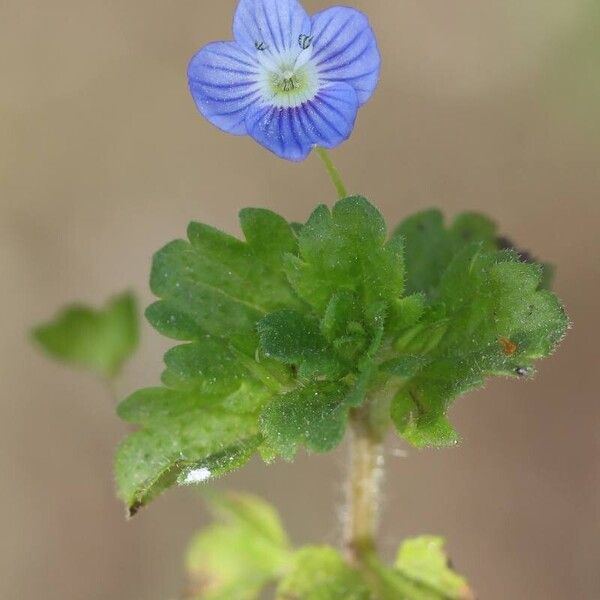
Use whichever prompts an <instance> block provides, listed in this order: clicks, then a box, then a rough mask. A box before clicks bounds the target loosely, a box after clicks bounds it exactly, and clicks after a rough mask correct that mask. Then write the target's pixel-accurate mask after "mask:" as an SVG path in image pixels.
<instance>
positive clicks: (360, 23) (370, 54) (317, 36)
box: [311, 7, 381, 105]
mask: <svg viewBox="0 0 600 600" xmlns="http://www.w3.org/2000/svg"><path fill="white" fill-rule="evenodd" d="M311 35H312V36H313V37H314V41H313V47H314V51H313V56H312V61H313V62H314V64H315V65H316V66H317V70H318V71H319V75H320V77H321V80H322V81H344V82H346V83H348V84H350V85H351V86H352V87H353V88H354V89H355V90H356V93H357V94H358V100H359V102H360V104H361V105H362V104H364V103H365V102H366V101H367V100H368V99H369V98H370V97H371V95H372V94H373V91H374V90H375V87H376V86H377V82H378V81H379V68H380V65H381V57H380V54H379V49H378V48H377V40H376V39H375V34H374V33H373V30H372V29H371V26H370V25H369V21H368V19H367V17H366V16H365V15H364V14H363V13H361V12H360V11H358V10H354V9H353V8H344V7H334V8H329V9H327V10H324V11H322V12H320V13H317V14H316V15H314V16H313V17H312V31H311Z"/></svg>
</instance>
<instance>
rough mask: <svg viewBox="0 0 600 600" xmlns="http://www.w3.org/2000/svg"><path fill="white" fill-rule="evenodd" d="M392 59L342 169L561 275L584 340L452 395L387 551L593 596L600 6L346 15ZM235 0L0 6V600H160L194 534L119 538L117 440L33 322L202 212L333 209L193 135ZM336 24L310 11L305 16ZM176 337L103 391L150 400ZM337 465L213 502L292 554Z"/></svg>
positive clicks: (581, 2)
mask: <svg viewBox="0 0 600 600" xmlns="http://www.w3.org/2000/svg"><path fill="white" fill-rule="evenodd" d="M352 4H354V5H356V6H357V7H358V8H361V9H363V10H364V11H366V12H367V13H368V14H369V16H370V18H371V21H372V24H373V26H374V28H375V30H376V32H377V34H378V37H379V42H380V45H381V50H382V53H383V57H384V66H383V73H382V78H381V85H380V87H379V90H378V92H377V94H376V96H375V97H374V99H373V100H372V102H370V103H369V104H368V105H367V106H366V107H365V108H364V109H363V111H362V112H361V115H360V118H359V122H358V126H357V128H356V130H355V133H354V135H353V138H352V139H351V141H350V142H348V143H347V144H346V145H344V146H343V147H341V148H340V149H339V150H337V151H336V152H335V155H334V157H335V159H336V161H337V162H338V163H339V167H340V169H341V170H342V172H343V173H344V174H345V176H346V179H347V183H348V184H349V187H350V188H351V189H352V190H355V191H360V192H365V193H368V195H369V196H370V198H371V199H372V200H373V201H375V202H376V203H377V204H378V205H379V207H380V208H381V209H382V210H383V212H384V213H385V215H386V216H387V218H388V219H389V221H390V222H391V223H394V222H396V221H397V220H399V219H400V218H401V217H403V216H404V215H407V214H408V213H410V212H412V211H416V210H420V209H424V208H427V207H429V206H431V205H434V204H435V205H440V206H441V207H443V208H444V209H445V211H446V212H447V213H448V214H449V215H453V214H455V213H456V212H457V211H461V210H465V209H477V210H482V211H485V212H488V213H490V214H491V215H493V216H494V217H495V218H496V219H497V220H498V222H499V223H500V225H501V229H502V231H503V232H506V233H508V234H509V235H510V236H511V237H512V238H514V240H515V241H516V242H518V243H519V244H520V245H522V246H524V247H527V248H530V249H532V250H533V251H534V252H535V253H536V254H538V255H539V256H541V257H543V258H544V259H547V260H550V261H552V262H554V263H555V264H556V265H557V267H558V277H557V281H556V289H557V291H558V293H559V294H560V295H561V297H562V298H563V299H564V301H565V303H566V305H567V307H568V310H569V312H570V314H571V316H572V318H573V320H574V324H575V327H574V329H573V330H572V332H571V333H570V335H569V337H568V339H567V340H566V341H565V343H564V344H563V345H562V347H561V348H560V351H559V352H558V353H557V355H556V356H554V357H553V358H552V359H550V360H548V361H547V362H545V363H544V364H542V366H541V369H540V373H539V377H538V378H537V380H536V381H534V382H532V383H522V384H519V383H517V382H507V381H500V382H494V383H493V384H491V385H489V386H488V389H487V390H486V391H485V392H479V393H476V394H473V395H471V396H469V397H467V398H466V399H462V400H461V401H460V402H458V403H457V405H456V407H455V409H454V410H453V412H452V418H453V420H454V422H455V423H456V424H457V426H458V428H459V430H460V431H461V433H462V434H463V436H464V441H463V443H462V445H461V446H460V447H458V448H456V449H454V450H447V451H443V452H441V451H439V452H438V451H435V452H434V451H426V452H414V451H409V453H408V454H409V456H408V458H406V459H405V458H398V457H397V456H394V454H397V453H394V452H392V450H393V449H394V448H396V449H397V448H401V447H402V446H401V445H400V443H399V442H397V441H395V440H394V439H390V453H389V456H388V461H387V462H388V475H387V481H386V502H385V510H384V515H383V518H384V527H383V533H382V545H383V547H384V548H385V549H386V551H388V552H391V551H392V549H393V547H394V546H395V544H396V542H397V541H398V540H399V539H400V538H401V537H402V536H405V535H411V534H418V533H422V532H431V533H441V534H444V535H446V536H447V537H448V538H449V540H450V550H451V553H452V556H453V560H454V562H455V564H456V565H457V567H458V568H459V569H460V570H461V571H463V572H465V573H467V574H468V575H469V577H470V579H471V581H472V582H473V584H474V586H475V588H476V589H477V591H478V593H479V596H480V598H482V599H483V600H507V599H510V600H513V599H516V600H521V599H527V600H567V599H568V600H594V599H597V598H600V570H599V562H600V510H599V508H600V470H599V461H598V458H599V449H600V436H599V433H598V432H599V430H600V427H599V425H600V423H599V418H600V402H599V398H598V392H597V389H598V383H597V376H598V345H599V343H600V342H599V335H600V330H599V327H598V326H599V316H598V292H599V290H600V280H599V278H598V262H599V261H598V254H599V252H598V251H599V244H598V228H599V226H600V219H599V217H600V210H599V207H598V205H599V202H600V156H599V150H600V127H599V116H600V40H599V39H598V31H600V18H599V17H600V15H599V13H600V10H599V4H598V1H597V0H589V1H588V0H570V1H569V2H567V1H565V0H526V1H523V0H451V1H442V0H400V1H399V0H394V1H392V0H388V1H384V0H379V1H376V0H352ZM234 5H235V2H234V0H218V1H217V0H212V1H209V0H178V1H177V2H166V1H163V2H155V1H154V2H153V1H148V0H146V1H141V0H129V1H123V0H119V1H117V0H102V1H95V2H94V1H92V0H55V1H53V2H48V0H2V2H0V78H1V83H0V127H1V137H0V186H1V187H0V203H1V218H0V278H1V279H0V281H1V282H2V283H1V292H0V318H1V319H2V324H1V331H2V335H1V338H0V339H1V341H0V344H1V346H0V377H1V379H0V381H1V383H2V390H3V392H2V399H1V401H0V410H1V411H2V412H1V417H0V428H1V430H0V440H1V441H0V444H1V451H0V466H1V473H2V488H1V491H0V532H1V537H2V543H1V548H0V597H1V598H6V599H7V600H8V599H11V600H37V599H39V598H44V600H59V599H60V600H65V599H66V600H79V599H85V600H101V599H108V598H110V599H114V600H164V599H167V598H170V597H174V596H175V595H176V594H177V592H178V591H179V590H180V589H181V588H182V585H183V576H182V567H181V554H182V551H183V548H184V546H185V543H186V541H187V540H188V538H189V537H190V535H191V534H192V532H193V530H194V529H196V528H197V527H198V526H200V525H201V524H203V523H205V522H206V518H207V517H206V512H205V509H204V507H203V506H202V504H201V502H200V500H199V498H198V497H197V495H196V494H195V493H194V492H192V491H189V490H185V491H175V492H172V493H170V494H168V495H166V496H164V497H162V498H161V499H160V500H159V501H157V502H156V503H155V504H154V505H152V506H151V507H150V508H148V509H147V510H144V511H143V512H142V513H141V514H140V515H139V517H137V518H136V519H135V520H133V521H132V522H129V523H126V522H125V520H124V518H123V510H122V507H121V506H120V505H119V504H118V502H117V501H116V500H115V498H114V492H113V483H112V474H111V469H112V465H111V462H112V454H113V450H114V447H115V445H116V444H117V442H118V441H119V439H121V437H122V436H123V435H124V433H125V430H126V429H125V426H124V425H122V424H121V423H120V422H119V421H118V419H117V417H116V416H115V414H114V402H113V401H112V400H111V399H110V397H109V396H108V394H107V393H106V390H105V389H104V388H103V386H102V385H101V384H100V383H99V382H97V381H95V380H93V379H91V378H90V377H88V376H87V375H85V374H82V373H78V372H72V371H70V370H69V369H67V368H64V367H62V366H60V365H57V364H53V363H51V362H49V361H47V360H46V359H45V358H44V357H42V356H41V355H40V354H39V353H38V352H37V351H36V350H35V349H34V348H32V347H31V346H30V344H29V343H28V340H27V339H26V333H27V329H28V328H29V327H30V326H31V325H32V324H34V323H36V322H38V321H40V320H44V319H46V318H48V317H50V316H51V315H52V314H53V313H54V312H55V310H56V309H57V308H58V307H59V306H60V305H62V304H63V303H65V302H67V301H71V300H74V299H81V300H84V301H89V302H96V303H99V302H102V301H104V299H105V298H106V297H108V296H109V295H110V294H113V293H116V292H119V291H121V290H122V289H124V288H127V287H132V288H133V289H135V290H136V291H137V292H138V293H139V294H140V297H141V298H142V301H143V304H144V305H146V304H147V303H148V302H149V301H150V295H149V292H148V290H147V284H146V281H147V275H148V271H149V265H150V257H151V255H152V253H153V252H154V251H155V250H157V249H158V248H159V247H160V246H161V245H163V244H164V243H165V242H167V241H169V240H171V239H173V238H175V237H180V236H182V235H183V233H184V229H185V226H186V224H187V222H188V221H190V220H192V219H197V220H203V221H206V222H209V223H212V224H214V225H217V226H219V227H222V228H225V229H227V230H229V231H232V232H237V231H238V229H237V225H236V213H237V211H238V209H240V208H241V207H243V206H246V205H258V206H267V207H271V208H274V209H276V210H278V211H280V212H282V213H283V214H285V215H286V216H287V217H288V218H290V219H304V218H305V217H306V216H307V215H308V213H309V211H310V209H311V208H312V207H313V205H315V204H316V203H317V202H331V201H332V200H333V191H332V189H331V188H330V185H329V182H328V181H327V179H326V176H325V175H324V173H323V170H322V168H321V165H320V164H318V161H317V159H316V158H315V157H312V158H310V159H309V160H308V161H307V162H306V163H304V164H300V165H294V164H287V163H284V162H282V161H280V160H278V159H276V158H274V157H273V156H271V155H270V154H268V153H267V152H266V151H263V150H262V149H260V148H259V147H258V146H255V145H254V144H253V142H251V141H250V140H248V139H239V138H234V137H229V136H226V135H224V134H222V133H220V132H218V131H217V130H216V129H214V128H213V127H212V126H210V125H209V124H208V123H206V122H205V121H203V119H202V118H201V117H200V116H198V115H197V114H196V112H195V109H194V106H193V103H192V101H191V99H190V98H189V97H188V92H187V89H186V80H185V69H186V64H187V61H188V59H189V58H190V56H191V55H192V54H193V53H194V52H195V51H196V50H197V49H198V48H199V47H200V46H201V45H203V44H204V43H207V42H209V41H212V40H216V39H223V38H225V39H226V38H228V37H229V31H230V21H231V16H232V12H233V8H234ZM327 5H329V2H327V1H325V0H306V6H307V8H308V9H309V10H310V11H311V12H312V11H316V10H319V9H322V8H324V7H326V6H327ZM167 345H168V342H165V341H164V340H161V339H160V338H159V336H158V335H157V334H155V333H154V332H153V331H151V330H150V328H149V327H148V326H145V329H144V331H143V350H142V351H141V352H140V354H139V355H138V356H137V357H136V358H135V360H134V361H133V362H132V363H131V365H130V367H129V369H128V371H127V373H126V374H125V376H124V377H123V380H122V381H121V382H120V384H119V388H120V389H119V392H120V394H121V395H124V394H126V393H127V392H128V391H130V390H132V389H134V388H135V387H136V386H140V385H147V384H154V383H156V381H157V377H158V373H159V370H160V368H161V354H162V352H163V351H164V349H165V348H166V347H167ZM343 466H344V452H343V450H341V451H340V452H339V453H337V454H335V455H332V456H328V457H302V458H301V459H300V460H299V461H298V463H297V464H295V465H293V466H291V465H285V464H278V465H276V466H274V467H271V468H266V467H264V466H263V465H261V464H258V463H255V464H253V465H252V466H251V467H249V468H247V469H246V470H244V471H243V472H241V473H239V474H236V475H234V476H231V477H229V478H228V479H226V480H224V481H223V482H222V485H227V486H230V487H234V488H238V489H241V490H248V491H253V492H256V493H260V494H263V495H265V496H266V497H268V498H269V499H270V500H272V501H273V502H274V503H275V504H276V505H277V506H278V507H279V509H280V510H281V512H282V514H283V516H284V518H285V521H286V523H287V525H288V526H289V528H290V531H291V533H292V536H293V538H294V540H295V541H297V542H306V541H312V542H318V541H329V542H335V541H336V539H337V536H338V533H339V526H338V523H337V514H336V513H337V511H338V510H339V506H340V501H341V497H342V494H341V491H340V486H339V483H338V482H339V481H340V478H341V474H342V471H343Z"/></svg>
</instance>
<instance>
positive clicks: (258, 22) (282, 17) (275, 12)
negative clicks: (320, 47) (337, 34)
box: [233, 0, 310, 54]
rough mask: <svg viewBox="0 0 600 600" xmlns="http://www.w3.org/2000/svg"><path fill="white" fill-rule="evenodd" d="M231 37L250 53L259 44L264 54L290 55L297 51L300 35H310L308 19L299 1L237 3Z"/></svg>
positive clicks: (266, 0) (241, 1) (276, 0)
mask: <svg viewBox="0 0 600 600" xmlns="http://www.w3.org/2000/svg"><path fill="white" fill-rule="evenodd" d="M233 35H234V37H235V40H236V41H237V42H238V44H240V46H242V47H243V48H244V49H245V50H246V51H247V52H250V53H251V54H255V53H256V52H257V46H256V45H257V44H260V43H262V44H264V50H265V51H270V52H272V53H273V52H276V53H278V54H284V53H289V52H290V51H292V50H293V51H295V50H296V49H297V50H300V46H299V42H298V39H299V37H300V35H310V18H309V16H308V15H307V14H306V11H305V10H304V9H303V8H302V6H301V5H300V3H299V2H298V0H240V3H239V4H238V7H237V10H236V13H235V16H234V18H233Z"/></svg>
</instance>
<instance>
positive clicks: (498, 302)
mask: <svg viewBox="0 0 600 600" xmlns="http://www.w3.org/2000/svg"><path fill="white" fill-rule="evenodd" d="M233 35H234V40H233V41H230V42H216V43H212V44H209V45H208V46H206V47H205V48H203V49H202V50H200V52H198V54H196V55H195V56H194V58H193V59H192V61H191V63H190V66H189V86H190V90H191V92H192V95H193V97H194V100H195V101H196V104H197V106H198V109H199V110H200V112H201V113H202V114H203V115H204V116H205V117H206V118H207V119H208V120H209V121H211V122H212V123H213V124H214V125H216V126H217V127H219V128H220V129H222V130H224V131H226V132H228V133H232V134H235V135H250V136H252V137H253V138H254V139H255V140H256V141H257V142H259V143H260V144H261V145H263V146H265V147H266V148H268V149H269V150H271V151H272V152H274V153H275V154H277V155H278V156H280V157H282V158H284V159H288V160H295V161H298V160H302V159H304V158H306V156H307V155H308V154H309V153H310V151H311V149H313V148H315V147H316V148H317V150H318V152H319V154H320V156H321V158H323V159H324V161H325V165H326V167H327V169H328V171H329V174H330V175H331V177H332V180H333V182H334V184H335V186H336V189H337V191H338V195H339V201H338V202H337V203H335V204H334V205H333V207H331V208H330V207H329V206H327V205H321V206H318V207H317V208H316V209H315V210H314V211H313V212H312V214H311V215H310V216H309V217H308V219H307V220H306V222H305V223H302V224H300V223H289V222H288V221H287V220H286V219H285V218H284V217H283V216H280V215H278V214H276V213H274V212H271V211H268V210H264V209H252V208H247V209H244V210H242V211H241V213H240V224H241V229H242V231H243V238H242V239H237V238H235V237H232V236H230V235H228V234H226V233H224V232H221V231H218V230H216V229H214V228H212V227H210V226H209V225H204V224H201V223H191V224H190V226H189V227H188V230H187V239H185V240H184V239H179V240H175V241H173V242H171V243H169V244H167V245H166V246H164V247H163V248H162V249H161V250H159V251H158V252H157V253H156V255H155V256H154V261H153V265H152V272H151V276H150V287H151V289H152V292H153V294H154V295H155V296H156V300H155V302H154V303H153V304H152V305H150V306H149V307H148V309H147V310H146V317H147V319H148V321H149V322H150V323H151V324H152V326H153V327H154V328H155V329H156V330H158V331H159V332H160V333H161V334H163V335H164V336H166V337H169V338H171V339H174V340H177V345H175V346H174V347H173V348H172V349H170V350H169V351H168V352H167V353H166V355H165V365H166V368H165V370H164V372H163V374H162V378H161V385H159V386H156V387H151V388H145V389H141V390H139V391H137V392H135V393H133V394H131V395H130V396H129V397H128V398H126V399H125V400H123V401H122V402H121V403H120V405H119V408H118V413H119V415H120V416H121V417H122V418H123V419H124V420H125V421H127V422H129V423H131V424H132V425H134V426H135V427H136V431H134V432H132V433H131V434H130V435H129V436H128V437H127V438H126V439H125V440H124V442H123V443H122V444H121V445H120V447H119V450H118V453H117V460H116V479H117V485H118V492H119V496H120V497H121V499H122V500H123V501H124V502H125V504H126V506H127V511H128V514H129V516H133V515H134V514H136V513H137V512H138V511H139V510H140V509H141V508H142V507H143V506H145V505H147V504H149V503H150V502H151V501H152V500H154V499H155V498H156V497H157V496H158V495H160V494H161V493H163V492H164V491H165V490H167V489H168V488H170V487H172V486H174V485H184V486H197V485H200V484H201V485H205V486H206V485H207V482H209V481H212V480H213V479H214V478H216V477H218V476H222V475H225V474H226V473H229V472H231V471H233V470H235V469H238V468H240V467H242V466H243V465H244V464H246V463H247V462H248V461H249V460H250V459H251V457H252V456H254V455H257V454H258V455H259V456H260V457H261V458H262V459H263V460H264V461H265V462H266V463H270V462H272V461H274V460H276V459H278V458H281V459H285V460H290V461H291V460H293V459H294V458H295V456H296V454H297V452H298V451H299V450H301V449H304V450H305V451H308V452H329V451H331V450H333V449H334V448H336V447H337V446H338V445H339V444H340V443H341V442H342V440H343V439H344V437H347V438H348V446H349V448H350V461H349V469H348V478H347V486H346V489H347V508H346V510H345V511H344V515H345V522H344V540H343V544H342V550H343V551H339V550H336V549H334V548H331V547H326V546H310V547H306V548H300V549H296V548H294V547H293V546H292V544H291V543H290V541H289V540H288V538H287V535H286V534H285V531H284V530H283V527H282V525H281V522H280V520H279V517H278V515H277V514H276V512H275V511H274V510H273V509H272V508H271V507H270V506H269V505H267V504H265V503H264V502H262V501H261V500H259V499H256V498H253V497H250V496H240V495H235V494H227V495H223V496H220V497H213V498H212V499H211V505H212V507H213V508H214V510H215V512H216V516H217V519H219V520H221V521H223V522H222V523H219V524H217V525H215V526H213V527H212V528H209V529H208V530H206V531H204V532H202V533H201V534H199V535H198V536H197V537H196V539H195V540H194V542H193V544H192V546H191V548H190V551H189V554H188V559H187V566H188V571H189V574H190V580H191V583H190V586H191V587H190V589H191V590H192V591H191V595H190V596H189V598H194V599H196V600H255V599H258V598H259V597H264V596H262V595H261V594H263V593H264V589H265V588H266V587H267V586H269V585H273V584H275V589H276V592H275V598H276V599H277V600H467V599H471V598H473V594H472V592H471V590H470V588H469V586H468V585H467V583H466V581H465V580H464V579H463V578H462V577H461V576H460V575H458V574H457V573H456V572H455V571H454V570H453V569H452V568H450V566H449V564H448V560H447V558H446V555H445V553H444V550H443V547H444V541H443V540H442V539H440V538H436V537H432V536H424V537H419V538H416V539H413V540H408V541H406V542H404V543H403V544H402V545H401V547H400V550H399V552H398V556H397V559H396V561H395V563H394V564H391V565H387V564H385V563H384V562H383V561H382V560H381V559H380V558H379V556H378V554H377V551H376V540H377V535H376V534H377V514H378V505H379V487H380V481H381V469H382V466H383V442H384V439H385V436H386V434H387V432H388V431H389V430H390V429H394V430H395V431H396V433H397V435H399V436H400V437H401V438H402V439H403V440H404V441H405V442H406V443H407V444H408V445H411V446H413V447H417V448H428V447H429V448H430V447H441V446H452V445H455V444H456V443H457V442H458V441H459V434H458V432H457V431H456V430H455V429H454V427H453V425H452V423H451V421H450V418H449V412H450V408H451V406H452V404H453V402H454V401H455V400H456V399H457V398H459V397H460V396H462V395H463V394H465V393H467V392H470V391H472V390H474V389H476V388H480V387H481V386H482V385H483V384H484V382H485V380H486V378H489V377H492V376H507V377H513V378H516V379H523V378H529V377H531V376H532V375H533V374H534V363H535V361H537V360H539V359H541V358H543V357H546V356H548V355H549V354H550V353H551V352H553V350H554V349H555V348H556V346H557V345H558V343H559V342H560V340H561V339H562V337H563V335H564V334H565V331H566V329H567V327H568V324H569V322H568V319H567V317H566V315H565V312H564V310H563V308H562V306H561V304H560V302H559V301H558V299H557V298H556V296H555V295H554V294H553V293H552V292H551V291H550V290H549V289H548V288H549V285H550V283H551V275H552V272H551V269H550V268H549V267H548V265H544V264H535V263H534V262H533V261H532V259H531V255H528V254H527V253H520V252H519V251H518V250H516V249H515V248H514V247H512V244H511V243H509V242H508V240H507V238H505V237H503V236H500V235H499V233H498V231H497V227H496V225H495V224H494V223H493V222H492V221H491V220H490V219H488V218H487V217H485V216H483V215H479V214H475V213H464V214H461V215H459V216H458V217H456V219H455V220H454V221H453V222H452V223H450V224H445V223H444V219H443V216H442V214H441V212H440V211H438V210H427V211H423V212H420V213H418V214H416V215H413V216H412V217H409V218H407V219H405V220H404V221H402V222H401V223H400V224H399V225H398V226H397V227H395V228H388V227H387V226H386V223H385V220H384V218H383V216H382V215H381V214H380V213H379V211H378V210H377V209H376V208H375V207H374V206H373V205H372V204H371V203H370V202H369V201H368V200H367V199H366V198H364V197H361V196H349V195H348V194H347V192H346V188H345V186H344V184H343V182H342V180H341V177H340V176H339V173H338V171H337V170H336V169H335V167H334V165H333V162H332V160H331V158H330V157H329V154H328V153H327V151H326V149H327V148H333V147H335V146H337V145H338V144H340V143H341V142H342V141H343V140H345V139H346V138H348V136H349V135H350V133H351V131H352V128H353V126H354V122H355V119H356V115H357V112H358V109H359V108H360V107H361V106H362V105H363V104H364V103H365V102H367V100H368V99H369V98H370V97H371V95H372V93H373V91H374V89H375V86H376V85H377V81H378V78H379V66H380V57H379V51H378V49H377V43H376V41H375V36H374V34H373V31H372V29H371V27H370V26H369V23H368V21H367V18H366V17H365V16H364V15H362V14H361V13H360V12H358V11H356V10H354V9H352V8H341V7H334V8H330V9H328V10H325V11H323V12H320V13H318V14H316V15H314V16H313V17H309V16H308V15H307V14H306V12H305V11H304V9H303V8H302V7H301V6H300V4H298V2H296V0H241V1H240V2H239V5H238V7H237V11H236V13H235V16H234V21H233ZM35 337H36V339H37V341H38V342H39V343H40V344H42V346H44V348H45V349H46V350H47V351H48V352H49V353H51V354H53V355H54V356H56V357H57V358H61V359H63V360H66V361H70V362H72V363H74V364H78V365H82V366H86V367H87V368H89V369H92V370H94V371H95V372H97V373H99V374H101V375H102V376H104V377H107V378H110V379H112V378H114V377H115V376H116V375H117V373H119V372H120V370H121V367H122V364H123V362H124V361H125V359H126V358H127V357H128V356H129V354H130V353H131V352H132V351H133V349H134V348H135V346H136V343H137V320H136V318H135V303H134V301H133V299H132V298H131V297H130V296H123V297H121V298H118V299H116V300H114V301H112V302H111V303H109V304H108V305H107V307H106V308H105V309H103V310H91V309H88V308H86V307H80V306H76V307H71V308H70V309H68V310H67V311H65V312H63V313H62V315H60V316H59V317H58V319H57V320H56V321H55V322H54V323H49V324H45V325H44V326H42V327H39V328H37V329H36V331H35ZM99 349H100V350H101V352H100V351H99ZM347 434H348V435H347ZM411 485H414V482H413V483H411ZM307 486H310V482H307ZM316 492H317V490H311V493H316Z"/></svg>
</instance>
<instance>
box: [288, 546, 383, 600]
mask: <svg viewBox="0 0 600 600" xmlns="http://www.w3.org/2000/svg"><path fill="white" fill-rule="evenodd" d="M276 599H277V600H370V599H371V594H370V592H369V589H368V588H367V586H366V584H365V582H364V581H363V579H362V577H361V575H360V574H359V573H358V572H357V571H355V570H354V569H352V568H351V567H350V566H349V565H348V564H347V563H346V562H345V561H344V559H343V558H342V557H341V556H340V554H339V553H338V552H337V551H336V550H334V549H333V548H329V547H326V546H322V547H314V548H313V547H309V548H303V549H302V550H300V551H299V552H298V553H297V554H296V555H295V557H294V564H293V567H292V570H291V572H290V573H289V574H288V575H287V576H286V577H285V578H284V579H283V580H282V581H281V583H280V584H279V587H278V588H277V594H276Z"/></svg>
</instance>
